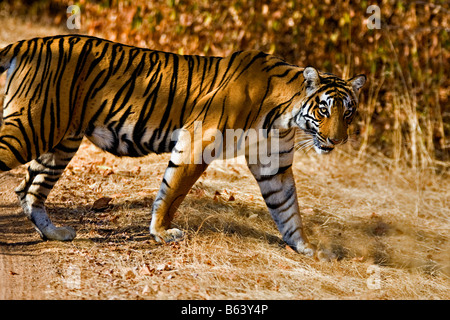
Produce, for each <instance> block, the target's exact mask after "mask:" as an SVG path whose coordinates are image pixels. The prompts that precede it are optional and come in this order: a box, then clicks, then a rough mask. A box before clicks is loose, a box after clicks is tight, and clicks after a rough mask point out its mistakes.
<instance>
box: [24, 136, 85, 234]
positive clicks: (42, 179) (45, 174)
mask: <svg viewBox="0 0 450 320" xmlns="http://www.w3.org/2000/svg"><path fill="white" fill-rule="evenodd" d="M81 139H82V137H76V138H66V139H65V140H63V141H62V142H60V143H59V144H58V145H57V146H56V147H55V148H53V149H52V150H51V151H49V152H47V153H44V154H42V155H41V156H40V157H38V158H37V159H36V160H33V161H32V162H31V163H30V165H29V167H28V172H27V175H26V177H25V180H23V181H22V183H21V185H20V186H19V187H18V188H17V189H16V193H17V195H18V197H19V200H20V203H21V205H22V208H23V211H24V213H25V215H26V216H27V217H28V219H30V221H31V222H32V223H33V225H34V227H35V229H36V230H37V232H38V233H39V235H40V236H41V237H42V239H44V240H60V241H69V240H72V239H74V238H75V236H76V233H75V230H74V229H72V228H71V227H56V226H55V225H53V223H52V222H51V220H50V218H49V216H48V214H47V212H46V210H45V207H44V202H45V200H46V199H47V196H48V194H49V193H50V191H51V189H52V188H53V186H54V185H55V183H56V182H57V181H58V179H59V178H60V177H61V175H62V173H63V171H64V169H65V168H66V166H67V164H68V163H69V162H70V160H71V159H72V157H73V156H74V155H75V153H76V152H77V150H78V147H79V146H80V144H81Z"/></svg>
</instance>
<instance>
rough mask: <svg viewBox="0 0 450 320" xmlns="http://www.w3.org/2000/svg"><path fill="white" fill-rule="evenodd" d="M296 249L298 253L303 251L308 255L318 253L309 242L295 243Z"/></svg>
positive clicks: (311, 255)
mask: <svg viewBox="0 0 450 320" xmlns="http://www.w3.org/2000/svg"><path fill="white" fill-rule="evenodd" d="M295 251H297V252H298V253H303V254H304V255H306V256H308V257H313V256H314V254H315V253H316V249H315V248H314V246H313V245H312V244H310V243H309V242H298V243H297V244H296V245H295Z"/></svg>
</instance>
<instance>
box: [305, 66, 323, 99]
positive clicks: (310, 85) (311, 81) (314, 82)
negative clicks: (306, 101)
mask: <svg viewBox="0 0 450 320" xmlns="http://www.w3.org/2000/svg"><path fill="white" fill-rule="evenodd" d="M303 78H304V79H305V82H306V94H307V95H308V96H309V95H310V94H311V93H312V92H314V91H315V90H316V89H317V88H318V87H319V85H320V77H319V72H317V70H316V69H315V68H313V67H306V68H305V69H304V70H303Z"/></svg>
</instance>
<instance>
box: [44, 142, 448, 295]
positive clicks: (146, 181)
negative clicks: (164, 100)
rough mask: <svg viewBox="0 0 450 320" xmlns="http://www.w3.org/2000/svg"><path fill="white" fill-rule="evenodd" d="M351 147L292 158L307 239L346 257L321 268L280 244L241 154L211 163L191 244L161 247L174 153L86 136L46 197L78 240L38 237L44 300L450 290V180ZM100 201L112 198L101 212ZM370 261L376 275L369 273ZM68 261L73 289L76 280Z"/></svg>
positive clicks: (189, 212) (184, 222) (190, 202)
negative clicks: (45, 261)
mask: <svg viewBox="0 0 450 320" xmlns="http://www.w3.org/2000/svg"><path fill="white" fill-rule="evenodd" d="M345 150H346V151H341V152H338V153H335V154H334V155H331V156H326V157H319V156H316V155H313V154H302V153H299V154H297V155H296V162H295V165H294V172H295V175H296V180H297V186H298V194H299V197H300V207H301V208H302V214H303V216H304V222H305V224H306V230H307V233H308V234H309V236H310V239H311V240H312V241H313V242H314V243H315V244H316V245H318V246H320V247H325V248H328V249H331V250H332V251H333V252H334V253H336V254H337V256H338V259H337V260H336V261H333V262H330V263H324V262H320V261H316V260H314V259H311V258H306V257H304V256H302V255H299V254H296V253H294V252H291V251H290V250H287V249H286V248H285V246H284V244H283V243H282V242H281V240H280V238H279V233H278V231H277V229H276V227H275V224H274V223H273V221H272V219H271V217H270V215H269V213H268V211H267V209H266V208H265V204H264V202H263V200H262V197H261V196H260V194H259V190H258V187H257V185H256V182H254V180H253V178H252V177H251V175H250V172H249V171H248V169H247V168H246V166H245V164H244V163H243V161H242V159H237V160H235V161H231V162H230V161H229V162H216V163H213V164H212V165H211V167H210V168H208V170H207V172H206V174H204V175H203V176H202V177H201V178H200V180H199V181H198V182H197V184H196V185H195V186H194V188H193V190H192V191H191V192H190V194H189V195H188V197H187V199H186V200H185V201H184V202H183V204H182V205H181V207H180V209H179V212H178V215H177V216H176V218H175V221H174V224H175V225H176V226H177V227H180V228H182V229H184V230H186V231H187V237H186V239H185V240H184V241H182V242H180V243H178V244H172V245H160V244H157V243H156V242H154V241H153V239H151V237H149V235H148V225H149V222H150V214H149V212H150V207H151V204H152V202H153V199H154V196H155V194H156V191H157V189H158V187H159V183H160V181H161V179H162V175H163V172H164V169H165V166H166V163H167V162H168V156H167V155H164V156H157V155H153V156H148V157H146V158H141V159H129V158H124V159H118V158H115V157H113V156H111V155H109V154H106V153H103V152H101V151H100V150H98V149H97V148H96V147H94V146H93V145H91V144H90V143H84V144H83V145H82V148H81V150H80V151H79V153H78V154H77V156H76V157H75V159H74V160H73V161H72V162H71V165H70V167H69V170H67V171H66V173H65V175H64V177H63V178H62V179H61V180H60V182H58V184H57V186H56V187H55V189H54V192H53V193H52V195H51V197H50V198H49V200H48V207H49V211H50V213H51V214H52V216H53V219H54V220H55V221H56V222H57V223H60V224H69V225H72V226H74V227H75V228H76V229H77V230H78V237H77V239H76V240H75V241H74V242H72V243H54V242H51V243H47V244H45V245H44V244H43V245H41V250H42V248H44V249H45V250H47V251H50V252H53V254H54V257H55V258H54V259H55V264H56V265H57V266H58V267H59V268H60V274H61V277H60V278H55V279H54V281H53V283H52V285H51V287H50V288H49V289H48V295H49V297H53V298H91V299H96V298H100V299H117V298H124V299H135V298H138V299H141V298H143V299H448V298H450V293H449V288H450V281H449V277H450V265H449V261H450V250H449V248H450V246H449V235H450V233H449V230H450V223H449V220H448V216H449V213H450V212H449V211H450V210H449V207H450V206H449V202H450V183H449V180H448V176H445V175H441V176H437V175H434V174H431V173H427V172H415V173H414V172H413V171H411V170H407V169H404V170H394V169H389V168H386V167H381V166H380V165H379V164H378V165H376V164H373V163H372V164H371V163H362V162H358V160H356V159H357V158H356V157H353V156H349V154H348V152H351V151H350V148H346V149H345ZM380 161H381V160H380ZM102 197H110V198H112V200H111V202H110V203H109V205H107V206H106V207H104V208H100V209H98V210H97V211H96V210H93V209H92V208H93V204H94V202H95V201H96V200H98V199H100V198H102ZM373 265H376V267H375V268H377V270H378V272H379V273H378V275H375V274H370V270H371V268H373V267H371V266H373ZM73 268H75V270H76V271H77V272H78V273H76V274H78V278H79V280H80V281H79V282H78V284H79V285H78V286H77V287H75V288H73V287H71V285H70V281H69V282H68V280H67V279H69V280H70V279H72V278H73V276H71V274H72V273H71V272H72V271H70V270H73ZM67 270H69V271H67ZM374 277H377V278H374ZM371 279H372V280H373V279H379V287H376V288H374V287H373V286H372V287H371V286H370V283H369V285H368V281H369V282H370V281H371Z"/></svg>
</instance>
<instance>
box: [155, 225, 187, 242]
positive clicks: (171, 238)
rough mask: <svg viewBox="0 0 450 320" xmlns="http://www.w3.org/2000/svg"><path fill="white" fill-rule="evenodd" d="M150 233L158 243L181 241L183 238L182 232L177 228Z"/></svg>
mask: <svg viewBox="0 0 450 320" xmlns="http://www.w3.org/2000/svg"><path fill="white" fill-rule="evenodd" d="M150 233H151V234H152V236H154V237H155V240H156V241H158V242H160V243H169V242H176V241H181V240H183V238H184V232H183V231H181V230H180V229H177V228H173V229H167V230H163V231H160V232H150Z"/></svg>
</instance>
